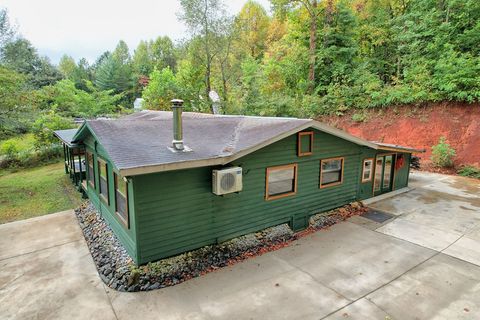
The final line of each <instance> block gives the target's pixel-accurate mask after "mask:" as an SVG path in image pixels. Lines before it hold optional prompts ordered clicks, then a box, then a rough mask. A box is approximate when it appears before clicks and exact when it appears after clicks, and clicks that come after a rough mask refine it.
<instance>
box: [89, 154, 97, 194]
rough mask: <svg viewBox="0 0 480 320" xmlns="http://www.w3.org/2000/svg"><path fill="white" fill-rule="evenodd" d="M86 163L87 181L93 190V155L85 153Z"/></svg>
mask: <svg viewBox="0 0 480 320" xmlns="http://www.w3.org/2000/svg"><path fill="white" fill-rule="evenodd" d="M87 162H88V173H87V174H88V181H89V182H90V184H91V186H92V187H93V188H95V171H94V170H93V154H91V153H89V152H87Z"/></svg>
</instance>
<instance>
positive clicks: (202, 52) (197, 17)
mask: <svg viewBox="0 0 480 320" xmlns="http://www.w3.org/2000/svg"><path fill="white" fill-rule="evenodd" d="M180 4H181V5H182V13H181V14H180V15H179V17H180V19H181V20H182V21H184V22H185V24H186V25H187V27H188V29H189V31H190V33H191V34H192V37H193V39H194V41H196V42H197V43H198V44H200V45H199V46H198V47H197V49H198V51H196V56H197V58H198V60H197V61H198V62H199V63H201V64H202V65H203V68H204V72H205V73H204V74H205V79H204V83H205V96H206V97H208V94H209V92H210V91H211V90H212V64H213V60H214V57H215V56H216V55H217V54H218V53H219V48H218V46H216V43H217V41H218V39H219V38H221V37H222V35H223V34H222V31H223V30H225V27H224V26H225V24H227V23H228V17H227V13H226V11H225V7H224V4H223V3H222V2H221V1H220V0H180ZM212 111H213V110H212Z"/></svg>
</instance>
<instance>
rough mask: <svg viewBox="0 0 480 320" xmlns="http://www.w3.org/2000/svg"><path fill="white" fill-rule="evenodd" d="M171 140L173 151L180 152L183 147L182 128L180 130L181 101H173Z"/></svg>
mask: <svg viewBox="0 0 480 320" xmlns="http://www.w3.org/2000/svg"><path fill="white" fill-rule="evenodd" d="M171 102H172V110H173V140H172V145H173V148H174V149H175V150H180V151H182V150H183V149H184V148H185V147H184V145H183V128H182V110H183V100H180V99H173V100H172V101H171Z"/></svg>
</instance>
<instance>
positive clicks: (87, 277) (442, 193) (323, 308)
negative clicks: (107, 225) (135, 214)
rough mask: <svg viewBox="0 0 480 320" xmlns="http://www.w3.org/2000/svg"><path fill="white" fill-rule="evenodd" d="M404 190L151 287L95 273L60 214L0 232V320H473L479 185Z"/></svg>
mask: <svg viewBox="0 0 480 320" xmlns="http://www.w3.org/2000/svg"><path fill="white" fill-rule="evenodd" d="M411 186H412V187H414V189H413V190H412V191H410V192H407V193H403V194H400V195H397V196H395V197H393V198H389V199H385V200H382V201H379V202H376V203H373V204H371V206H372V207H374V208H376V209H379V210H382V211H385V212H389V213H391V214H392V215H394V217H393V218H392V219H390V220H388V221H386V222H384V223H377V222H373V221H371V220H369V219H366V218H363V217H354V218H352V219H350V220H349V221H347V222H344V223H340V224H338V225H335V226H333V227H332V228H330V229H328V230H324V231H319V232H317V233H315V234H312V235H309V236H307V237H304V238H302V239H300V240H298V241H296V242H294V243H293V244H292V245H291V246H289V247H287V248H283V249H280V250H278V251H275V252H271V253H268V254H265V255H263V256H261V257H257V258H254V259H250V260H248V261H245V262H243V263H239V264H237V265H235V266H232V267H228V268H224V269H221V270H219V271H217V272H214V273H210V274H207V275H205V276H202V277H199V278H195V279H192V280H189V281H187V282H185V283H182V284H180V285H177V286H174V287H169V288H164V289H160V290H156V291H151V292H141V293H121V292H117V291H114V290H111V289H109V288H107V287H106V286H105V285H104V284H103V283H102V282H101V280H100V278H99V277H98V275H97V273H96V270H95V266H94V264H93V261H92V258H91V257H90V255H89V252H88V248H87V246H86V244H85V241H84V240H83V236H82V234H81V231H80V228H79V227H78V225H77V222H76V220H75V217H74V215H73V213H72V212H71V211H68V212H63V213H58V214H53V215H49V216H44V217H40V218H34V219H30V220H25V221H20V222H14V223H9V224H5V225H0V237H1V240H0V319H69V320H70V319H129V320H131V319H382V320H385V319H402V320H403V319H480V183H479V182H478V181H474V180H470V179H464V178H459V177H449V176H443V175H436V174H427V173H415V174H413V175H412V183H411Z"/></svg>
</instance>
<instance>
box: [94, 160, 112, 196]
mask: <svg viewBox="0 0 480 320" xmlns="http://www.w3.org/2000/svg"><path fill="white" fill-rule="evenodd" d="M97 165H98V177H99V178H100V179H99V182H100V183H99V186H100V190H99V192H100V198H102V199H103V200H104V201H105V202H106V203H107V204H110V197H109V196H108V165H107V163H106V162H105V161H103V160H100V159H98V161H97Z"/></svg>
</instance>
